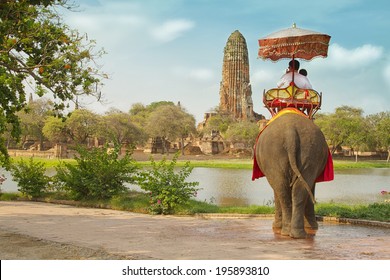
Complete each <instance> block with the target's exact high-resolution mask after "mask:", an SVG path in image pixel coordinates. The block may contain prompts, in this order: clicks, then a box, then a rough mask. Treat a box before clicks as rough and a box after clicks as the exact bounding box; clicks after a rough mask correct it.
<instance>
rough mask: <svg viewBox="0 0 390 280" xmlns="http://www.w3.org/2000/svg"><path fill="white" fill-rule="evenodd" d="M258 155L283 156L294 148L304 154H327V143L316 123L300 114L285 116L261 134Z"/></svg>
mask: <svg viewBox="0 0 390 280" xmlns="http://www.w3.org/2000/svg"><path fill="white" fill-rule="evenodd" d="M256 145H257V146H256V153H262V154H263V155H267V157H268V156H272V155H275V154H277V155H278V156H280V157H284V156H283V150H284V151H286V152H288V150H289V149H292V148H293V147H295V148H297V147H299V149H300V150H301V152H303V154H305V155H309V154H313V155H314V154H321V155H322V154H325V156H327V149H328V146H327V143H326V141H325V137H324V134H323V133H322V131H321V130H320V128H319V127H318V126H317V125H316V124H314V122H313V121H312V120H310V119H308V118H307V117H305V116H301V115H298V114H293V113H289V114H285V115H282V116H280V117H278V118H277V119H275V120H274V121H272V122H271V123H270V124H269V125H268V126H267V127H266V128H265V129H264V130H263V131H262V133H261V134H260V136H259V139H258V142H257V144H256Z"/></svg>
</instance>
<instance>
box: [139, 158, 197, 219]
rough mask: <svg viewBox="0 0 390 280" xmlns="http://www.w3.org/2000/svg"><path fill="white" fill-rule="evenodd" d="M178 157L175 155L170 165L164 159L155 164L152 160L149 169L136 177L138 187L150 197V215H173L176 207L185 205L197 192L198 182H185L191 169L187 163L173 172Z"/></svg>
mask: <svg viewBox="0 0 390 280" xmlns="http://www.w3.org/2000/svg"><path fill="white" fill-rule="evenodd" d="M178 156H179V154H176V155H175V156H174V157H173V159H172V161H171V162H170V163H168V162H167V161H166V159H165V158H164V159H162V160H161V161H160V162H158V163H156V162H155V161H154V160H153V158H152V159H151V166H152V167H151V169H148V170H144V171H142V172H140V173H139V175H138V179H137V181H138V185H139V186H140V187H141V188H142V189H143V190H145V191H147V192H148V193H149V195H150V207H149V212H150V213H153V214H173V213H174V212H175V209H176V207H178V206H180V205H184V204H187V203H188V201H189V199H190V198H191V197H194V196H196V192H197V191H198V190H199V189H198V188H196V186H198V185H199V183H198V182H186V181H185V180H186V178H187V177H188V176H189V175H190V174H191V172H192V169H193V168H192V167H190V166H189V162H186V164H185V165H184V166H183V167H182V168H181V169H180V170H179V171H178V172H177V173H176V172H175V166H176V163H177V158H178Z"/></svg>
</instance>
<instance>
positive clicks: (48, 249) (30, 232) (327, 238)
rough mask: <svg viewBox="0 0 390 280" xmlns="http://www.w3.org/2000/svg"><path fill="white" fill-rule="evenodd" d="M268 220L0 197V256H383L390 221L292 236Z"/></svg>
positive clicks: (325, 226) (388, 248)
mask: <svg viewBox="0 0 390 280" xmlns="http://www.w3.org/2000/svg"><path fill="white" fill-rule="evenodd" d="M271 225H272V220H271V219H264V218H246V219H238V218H226V217H225V218H209V217H208V218H204V217H203V218H202V217H176V216H150V215H145V214H136V213H130V212H124V211H115V210H108V209H92V208H77V207H73V206H66V205H56V204H48V203H39V202H21V201H19V202H4V201H0V248H1V250H0V259H116V258H124V259H390V229H389V228H380V227H367V226H358V225H343V224H337V223H324V222H320V228H319V231H318V232H317V235H316V236H315V237H312V238H308V239H304V240H293V239H290V238H287V237H286V238H285V237H280V236H275V235H274V234H273V233H272V230H271Z"/></svg>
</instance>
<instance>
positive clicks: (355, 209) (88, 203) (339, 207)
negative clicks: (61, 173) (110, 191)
mask: <svg viewBox="0 0 390 280" xmlns="http://www.w3.org/2000/svg"><path fill="white" fill-rule="evenodd" d="M20 199H26V198H24V197H22V196H21V194H19V193H2V194H1V195H0V200H3V201H10V200H20ZM40 201H46V202H55V203H63V204H71V205H73V206H79V207H94V208H110V209H114V210H122V211H131V212H136V213H148V207H149V196H148V195H147V194H145V193H141V192H136V191H129V192H128V193H126V194H123V195H120V196H116V197H113V198H112V199H110V200H81V201H73V200H71V199H70V198H69V197H68V195H67V194H66V193H59V192H58V193H56V192H53V193H48V194H46V195H45V196H44V197H42V198H41V199H40ZM274 211H275V209H274V207H272V206H258V205H251V206H243V207H231V206H230V207H223V206H217V205H215V204H211V203H207V202H202V201H196V200H190V202H189V203H188V204H187V205H183V206H180V207H178V208H177V209H176V215H194V214H200V213H228V214H273V213H274ZM316 213H317V215H320V216H328V217H337V218H351V219H364V220H373V221H382V222H390V203H388V202H384V203H374V204H369V205H346V204H335V203H319V204H316Z"/></svg>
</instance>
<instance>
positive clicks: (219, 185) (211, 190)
mask: <svg viewBox="0 0 390 280" xmlns="http://www.w3.org/2000/svg"><path fill="white" fill-rule="evenodd" d="M0 174H4V175H5V177H7V180H6V181H5V182H4V183H3V185H2V186H1V188H2V190H3V191H7V192H16V191H17V184H16V182H14V181H13V180H12V176H11V175H10V174H9V173H8V172H6V171H2V172H1V171H0ZM251 178H252V170H244V169H223V168H194V169H193V171H192V173H191V175H190V177H189V178H188V181H196V182H199V188H200V190H199V191H198V192H197V196H196V199H197V200H200V201H206V202H211V203H214V204H217V205H220V206H247V205H273V191H272V188H271V187H270V186H269V184H268V182H267V180H266V179H265V178H261V179H257V180H255V181H252V179H251ZM128 187H129V188H130V189H134V190H140V188H139V187H138V186H132V185H129V186H128ZM383 190H384V191H388V192H390V168H374V169H347V170H339V171H336V172H335V179H334V180H333V181H330V182H322V183H318V184H317V185H316V194H315V195H316V200H317V201H318V202H332V201H333V202H338V203H346V204H358V203H374V202H380V201H383V200H384V199H389V197H388V196H384V195H381V191H383Z"/></svg>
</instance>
